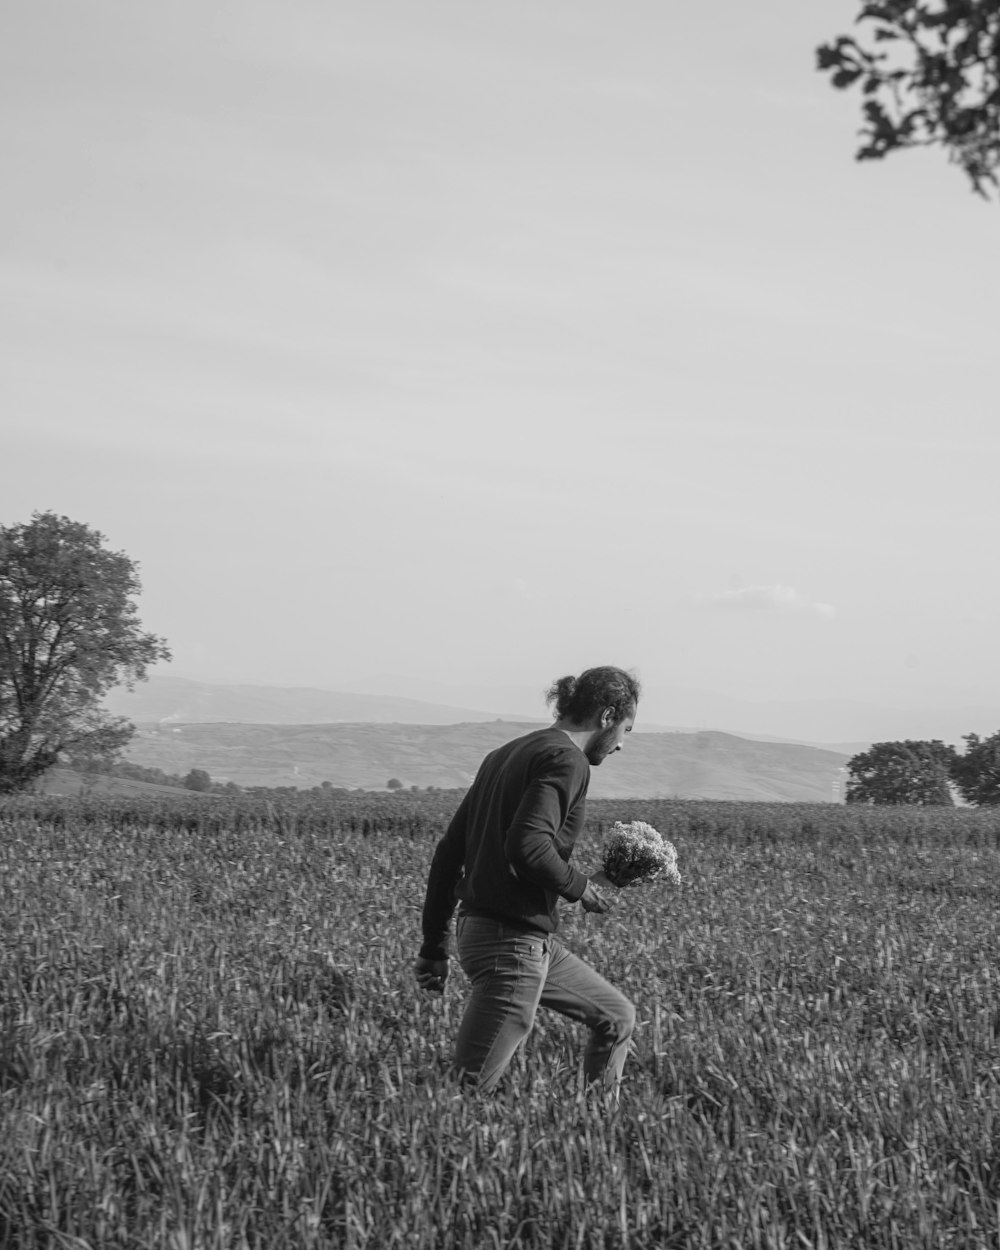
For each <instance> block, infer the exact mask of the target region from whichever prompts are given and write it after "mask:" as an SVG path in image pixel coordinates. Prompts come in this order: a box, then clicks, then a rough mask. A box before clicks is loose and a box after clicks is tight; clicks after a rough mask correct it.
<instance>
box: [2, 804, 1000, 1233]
mask: <svg viewBox="0 0 1000 1250" xmlns="http://www.w3.org/2000/svg"><path fill="white" fill-rule="evenodd" d="M448 801H449V800H446V799H442V797H441V796H434V799H433V802H432V800H431V799H430V798H428V799H427V800H426V801H425V800H423V799H421V800H419V801H418V800H417V799H416V798H414V799H413V800H412V806H411V807H406V806H405V804H406V803H408V802H410V800H403V799H396V800H393V801H392V803H391V804H390V803H389V801H388V800H383V801H381V802H376V801H375V800H374V799H372V800H371V801H370V802H368V803H367V805H364V804H362V806H358V803H357V801H356V800H354V801H353V803H354V806H353V807H352V806H351V803H350V802H348V801H345V802H344V803H342V804H340V805H337V804H335V803H332V802H331V803H330V804H328V805H327V808H325V809H320V808H318V807H316V806H312V805H309V804H306V803H305V802H304V803H303V805H302V806H301V808H300V809H299V810H295V805H294V804H286V805H285V806H284V807H282V808H281V809H279V808H276V807H273V806H271V807H267V806H265V805H262V804H258V805H257V807H256V809H252V808H248V807H245V806H244V807H243V808H240V809H237V808H236V807H226V806H225V805H221V806H217V807H213V808H212V813H213V814H212V815H211V816H210V817H207V816H206V812H205V809H204V808H202V809H201V815H200V818H199V816H198V813H197V812H195V814H194V815H193V816H189V815H188V814H185V815H184V818H183V819H176V820H174V819H172V818H170V814H169V811H168V809H167V808H159V809H157V810H156V811H153V810H152V809H148V808H142V807H141V805H140V807H139V808H136V807H135V806H134V805H132V806H130V805H129V804H120V805H118V806H117V807H116V805H115V804H113V803H108V802H106V801H105V802H104V803H103V805H101V804H91V805H89V806H88V805H86V804H80V803H76V804H73V803H71V804H66V803H63V804H53V803H52V802H51V801H49V802H47V803H42V804H39V803H36V802H34V801H20V802H7V803H4V804H3V805H2V806H0V1117H2V1133H0V1246H4V1247H18V1248H21V1247H66V1248H70V1247H73V1248H74V1250H83V1248H84V1247H90V1248H91V1250H98V1248H103V1247H147V1246H154V1247H165V1248H169V1250H195V1248H197V1250H209V1248H216V1247H217V1248H219V1250H230V1248H240V1247H255V1248H256V1247H261V1248H264V1247H266V1248H268V1250H272V1248H280V1247H289V1248H292V1247H294V1248H296V1250H298V1248H299V1247H340V1246H343V1247H359V1248H360V1247H367V1246H371V1247H392V1246H398V1247H435V1248H437V1247H456V1248H458V1247H466V1246H469V1247H480V1246H483V1247H536V1246H537V1247H625V1246H631V1247H645V1246H650V1247H653V1246H677V1247H685V1248H687V1247H691V1248H700V1247H706V1248H707V1247H752V1246H760V1247H782V1246H787V1247H793V1246H794V1247H802V1246H811V1247H821V1246H830V1247H850V1246H857V1247H890V1246H894V1247H901V1248H903V1247H905V1248H906V1250H910V1248H911V1247H922V1246H927V1247H978V1246H997V1245H1000V1241H998V1239H997V1234H996V1229H997V1226H998V1220H1000V1059H998V1047H997V1036H998V1032H1000V974H998V971H997V951H998V936H1000V935H998V914H997V902H998V898H1000V850H998V842H1000V825H998V821H997V819H996V818H995V817H991V816H990V815H989V814H984V813H976V812H944V813H930V812H919V811H886V810H883V811H874V810H871V809H868V810H861V809H848V808H841V807H834V806H833V805H829V806H819V805H817V806H787V807H782V806H768V805H757V804H702V803H626V804H622V803H612V802H610V801H608V802H601V803H593V804H591V808H590V825H589V826H588V831H587V834H586V836H585V839H584V843H583V845H582V846H581V848H580V850H579V852H578V856H579V862H580V863H581V864H582V865H584V866H587V865H593V866H595V867H596V865H597V863H598V860H599V854H598V852H599V842H600V835H601V830H602V828H605V827H607V826H608V825H610V823H611V822H612V821H613V820H615V819H624V820H627V819H645V820H648V821H649V822H650V823H652V824H654V825H656V827H657V828H659V829H660V830H661V831H662V832H663V833H664V834H666V836H668V837H670V839H671V840H672V841H673V842H674V843H675V845H676V846H677V849H678V853H679V857H680V863H681V869H682V872H683V873H684V877H685V882H684V884H683V885H682V886H681V887H680V888H679V889H673V888H670V887H667V886H660V885H657V884H655V883H654V884H653V885H651V886H649V887H642V888H638V889H634V890H629V891H624V892H623V893H622V894H621V895H620V896H619V897H618V902H617V906H616V909H615V911H614V912H613V913H612V914H611V915H610V916H608V917H595V916H586V915H584V914H582V913H581V912H580V910H579V908H569V909H566V911H565V913H564V918H563V936H564V938H565V940H566V941H567V942H568V943H569V944H571V945H572V946H573V947H574V949H576V950H577V951H578V952H579V953H581V954H582V955H583V956H584V957H585V958H589V959H590V960H592V961H593V962H594V963H595V964H596V965H597V966H598V967H599V968H601V969H602V970H603V971H604V972H605V974H606V975H607V976H608V977H609V978H610V979H612V980H613V981H614V982H615V983H616V984H618V985H620V986H621V987H622V988H623V989H624V990H625V991H626V992H627V993H629V994H630V996H631V997H632V998H633V999H634V1001H635V1003H636V1005H637V1008H638V1016H639V1025H638V1028H637V1032H636V1045H635V1053H634V1054H633V1055H632V1056H631V1057H630V1060H629V1063H628V1065H627V1067H626V1088H625V1091H624V1093H623V1097H622V1102H621V1105H620V1106H619V1107H618V1108H617V1109H614V1108H609V1107H607V1106H606V1105H605V1104H604V1102H603V1101H602V1100H601V1098H600V1097H599V1096H597V1095H595V1094H593V1093H592V1092H590V1091H587V1090H583V1089H581V1088H580V1082H579V1071H578V1062H577V1061H578V1056H579V1053H580V1050H581V1044H582V1040H583V1039H582V1038H581V1036H580V1031H579V1028H578V1026H575V1025H572V1024H570V1023H567V1022H564V1021H562V1020H561V1019H560V1018H558V1017H552V1016H549V1017H540V1018H539V1024H538V1026H537V1028H536V1030H535V1032H534V1033H533V1035H532V1037H531V1038H530V1039H529V1042H528V1045H527V1047H526V1048H525V1050H524V1052H523V1053H522V1054H521V1055H520V1056H519V1057H518V1058H517V1059H516V1060H515V1063H514V1066H513V1069H512V1071H511V1074H510V1078H509V1080H508V1081H507V1083H506V1085H505V1087H504V1089H503V1091H502V1092H501V1094H500V1095H499V1096H496V1097H494V1098H484V1097H481V1096H478V1095H468V1094H462V1093H460V1092H459V1091H458V1089H457V1087H456V1086H455V1084H454V1083H453V1082H452V1080H451V1078H450V1076H449V1073H448V1056H449V1049H450V1044H451V1041H452V1039H453V1036H454V1033H455V1030H456V1028H457V1024H458V1019H459V1014H460V1012H461V1008H462V1002H463V978H462V974H461V973H460V972H459V971H458V970H457V969H455V971H454V972H453V976H452V979H451V981H450V983H449V987H448V990H447V993H446V994H445V996H444V998H443V999H433V998H425V997H422V996H420V995H419V993H418V991H417V990H416V989H415V986H414V984H413V980H412V977H411V973H410V962H411V960H412V957H413V955H414V953H415V951H416V948H417V945H418V942H419V910H420V904H421V902H422V894H423V885H424V880H425V876H426V869H427V864H428V860H429V856H430V853H431V850H432V848H433V844H434V839H435V836H436V835H437V833H438V832H439V831H440V829H441V828H442V827H443V823H444V821H445V820H446V819H447V816H448V810H447V804H448ZM450 801H451V802H454V799H453V798H452V800H450ZM182 803H183V801H182ZM435 805H436V806H435ZM191 810H193V807H192V809H191ZM184 811H185V813H188V809H187V808H185V809H184ZM226 813H228V816H227V815H226ZM416 814H420V816H421V819H420V820H419V821H415V820H413V819H408V817H413V816H414V815H416ZM352 820H353V822H354V823H353V826H352ZM366 822H367V823H366ZM366 829H367V833H366V832H365V830H366Z"/></svg>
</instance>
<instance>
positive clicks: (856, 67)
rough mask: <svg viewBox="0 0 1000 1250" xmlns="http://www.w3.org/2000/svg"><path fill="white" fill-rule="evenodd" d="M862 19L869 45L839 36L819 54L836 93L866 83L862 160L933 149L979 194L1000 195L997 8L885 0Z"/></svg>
mask: <svg viewBox="0 0 1000 1250" xmlns="http://www.w3.org/2000/svg"><path fill="white" fill-rule="evenodd" d="M856 20H857V22H858V23H862V22H865V23H869V25H868V26H867V27H866V34H868V35H870V37H871V38H870V41H869V42H868V46H862V44H861V43H860V42H859V41H858V40H857V39H854V38H852V37H851V36H850V35H841V36H840V37H839V38H837V39H835V40H834V41H833V42H832V43H827V44H823V45H822V46H821V47H819V48H817V50H816V56H817V64H818V68H819V69H820V70H822V71H824V72H827V73H829V74H830V82H831V84H832V85H833V86H834V87H839V88H845V87H852V86H854V84H855V83H860V85H861V90H862V93H863V96H864V103H863V105H862V113H863V115H864V125H863V127H862V129H861V131H860V132H859V133H860V135H861V137H862V144H861V147H860V148H859V149H858V151H857V153H856V154H855V155H856V157H857V159H858V160H859V161H863V160H880V159H881V158H882V157H884V156H887V155H888V154H889V153H890V152H893V151H896V150H897V149H902V148H912V147H923V146H937V147H940V148H943V149H944V151H945V152H946V153H947V154H948V157H949V159H950V160H951V161H952V162H953V163H954V164H956V165H958V166H960V167H961V169H963V170H964V172H965V174H966V175H967V177H968V178H969V181H970V182H971V183H972V187H973V190H974V191H976V193H977V194H979V195H981V196H983V197H984V198H986V197H987V190H986V188H987V187H992V188H997V187H1000V180H998V177H997V173H998V170H1000V2H998V0H884V2H883V3H880V4H862V6H861V12H860V13H859V14H858V17H857V19H856ZM876 49H878V50H876Z"/></svg>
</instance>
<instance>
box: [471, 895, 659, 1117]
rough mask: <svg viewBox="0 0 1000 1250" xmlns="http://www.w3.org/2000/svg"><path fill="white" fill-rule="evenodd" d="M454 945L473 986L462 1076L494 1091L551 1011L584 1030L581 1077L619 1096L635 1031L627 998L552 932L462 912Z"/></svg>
mask: <svg viewBox="0 0 1000 1250" xmlns="http://www.w3.org/2000/svg"><path fill="white" fill-rule="evenodd" d="M456 944H457V947H458V958H459V962H460V963H461V965H462V970H463V971H464V972H465V974H466V976H467V977H468V978H469V980H470V981H471V982H472V993H471V995H470V997H469V1001H468V1004H467V1005H466V1008H465V1014H464V1016H463V1017H462V1023H461V1024H460V1026H459V1030H458V1041H457V1043H456V1047H455V1066H456V1067H457V1068H458V1070H459V1071H460V1072H461V1073H462V1074H463V1075H464V1076H466V1077H467V1078H474V1079H475V1081H476V1084H477V1085H478V1087H479V1088H480V1089H482V1090H486V1091H489V1090H492V1089H495V1088H496V1086H497V1084H498V1082H499V1080H500V1078H501V1076H503V1073H504V1071H505V1069H506V1068H507V1065H508V1064H509V1063H510V1061H511V1059H512V1058H513V1055H514V1052H515V1051H516V1050H517V1048H518V1046H520V1044H521V1043H522V1042H523V1041H524V1039H525V1038H526V1037H527V1036H528V1034H529V1033H530V1032H531V1026H532V1024H534V1020H535V1012H536V1011H537V1010H538V1008H539V1007H540V1006H541V1007H550V1008H552V1010H553V1011H558V1012H561V1013H562V1015H564V1016H569V1017H570V1018H571V1019H572V1020H579V1021H580V1022H581V1023H582V1024H585V1025H587V1027H588V1028H589V1029H590V1037H589V1039H588V1041H587V1047H586V1050H585V1051H584V1057H583V1070H584V1075H585V1076H586V1078H587V1080H588V1081H600V1082H602V1083H603V1085H604V1086H605V1087H606V1088H607V1089H609V1090H612V1091H614V1092H615V1093H616V1094H617V1090H618V1085H619V1083H620V1082H621V1075H622V1068H623V1067H624V1066H625V1056H626V1054H627V1052H628V1045H629V1040H630V1039H631V1037H632V1030H633V1029H634V1028H635V1008H634V1007H633V1006H632V1004H631V1003H630V1002H629V1000H628V999H627V998H626V997H625V995H624V994H622V993H621V992H620V991H618V990H616V989H615V987H614V986H613V985H611V984H610V983H609V982H608V981H605V979H604V978H603V977H602V976H601V975H600V973H598V972H595V971H594V969H593V968H591V967H590V965H589V964H586V963H584V961H583V960H582V959H580V958H579V957H578V956H576V955H574V954H573V953H572V952H571V951H568V950H567V949H566V947H565V946H563V944H562V943H561V942H560V941H559V940H558V938H556V937H553V936H552V935H549V934H543V933H523V932H521V931H520V930H519V929H515V928H513V927H512V926H510V925H506V924H504V923H503V922H502V921H499V920H490V919H486V918H484V917H482V916H464V915H461V914H460V915H459V917H458V922H457V930H456Z"/></svg>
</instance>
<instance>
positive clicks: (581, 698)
mask: <svg viewBox="0 0 1000 1250" xmlns="http://www.w3.org/2000/svg"><path fill="white" fill-rule="evenodd" d="M639 694H640V687H639V679H638V678H637V677H636V676H635V675H634V674H632V673H626V672H625V670H624V669H622V668H613V667H612V666H610V665H606V666H604V667H603V668H588V669H587V670H586V671H585V672H583V673H581V674H580V676H579V677H560V678H559V680H558V681H556V682H553V684H552V686H551V687H550V688H549V690H548V693H547V694H546V696H545V702H546V703H554V704H555V711H556V716H557V717H558V719H559V720H568V721H572V722H573V724H574V725H582V724H584V722H586V721H588V720H590V718H591V717H592V716H596V715H598V714H599V713H600V712H603V711H604V709H605V708H606V707H613V708H614V709H615V724H618V723H619V722H621V721H623V720H624V719H625V717H626V716H634V715H635V710H636V708H637V707H638V705H639Z"/></svg>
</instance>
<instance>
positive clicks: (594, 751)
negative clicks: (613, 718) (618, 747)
mask: <svg viewBox="0 0 1000 1250" xmlns="http://www.w3.org/2000/svg"><path fill="white" fill-rule="evenodd" d="M617 737H618V726H617V725H609V726H608V727H607V729H602V730H601V732H600V734H598V736H597V737H596V738H595V739H594V741H593V742H592V743H591V744H590V746H589V747H587V749H586V751H584V755H586V757H587V759H588V761H589V763H590V766H591V767H592V768H596V767H597V765H598V764H602V763H603V762H604V761H605V760H606V759H607V758H608V756H609V755H610V754H611V753H612V751H613V750H614V742H615V739H616V738H617Z"/></svg>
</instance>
